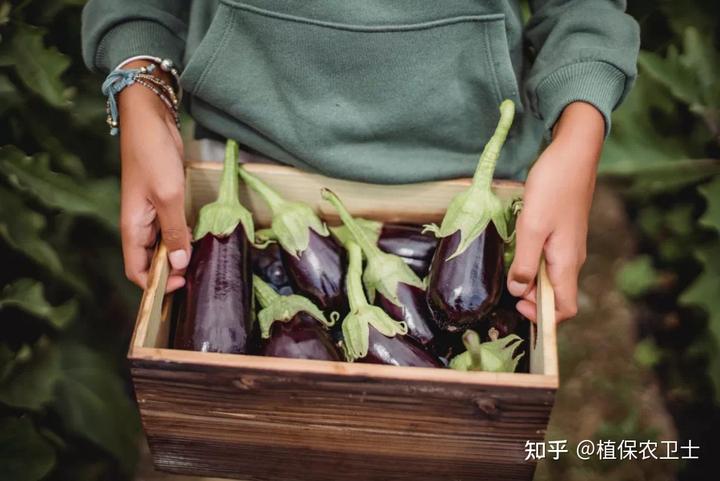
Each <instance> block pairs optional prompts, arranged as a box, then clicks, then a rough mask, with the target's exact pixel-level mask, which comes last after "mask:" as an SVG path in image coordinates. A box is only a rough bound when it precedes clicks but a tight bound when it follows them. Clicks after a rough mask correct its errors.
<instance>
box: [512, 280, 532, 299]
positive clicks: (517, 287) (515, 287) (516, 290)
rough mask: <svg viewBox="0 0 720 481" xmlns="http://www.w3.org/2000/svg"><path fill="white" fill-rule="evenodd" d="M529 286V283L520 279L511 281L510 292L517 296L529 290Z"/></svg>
mask: <svg viewBox="0 0 720 481" xmlns="http://www.w3.org/2000/svg"><path fill="white" fill-rule="evenodd" d="M527 287H528V286H527V284H523V283H522V282H518V281H510V283H508V290H509V291H510V294H512V295H513V296H515V297H518V296H522V295H523V294H524V293H525V291H526V290H527Z"/></svg>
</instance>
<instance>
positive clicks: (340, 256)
mask: <svg viewBox="0 0 720 481" xmlns="http://www.w3.org/2000/svg"><path fill="white" fill-rule="evenodd" d="M240 176H241V177H242V179H243V180H244V181H245V183H246V184H247V185H248V186H249V187H250V188H251V189H252V190H254V191H255V192H257V193H258V194H259V195H260V197H262V198H263V200H264V201H265V202H266V203H267V204H268V206H269V207H270V210H271V212H272V225H271V229H270V230H271V232H272V235H273V236H274V238H275V239H276V240H277V241H278V242H279V243H280V246H281V247H282V251H281V256H282V260H283V264H284V265H285V268H286V269H287V273H288V276H289V277H290V281H291V284H292V286H293V288H294V289H295V290H296V291H298V292H302V293H303V294H304V295H306V296H307V297H309V298H310V299H311V300H312V301H313V302H314V303H315V304H317V305H318V306H319V307H320V309H322V310H323V311H325V312H330V311H336V312H339V313H344V312H347V301H346V299H345V293H344V292H343V283H344V265H345V258H344V250H343V249H342V247H341V246H340V245H339V244H338V243H337V242H336V241H335V239H334V238H333V237H332V236H331V235H330V231H329V230H328V228H327V226H326V225H325V223H324V222H323V221H322V220H320V218H319V217H318V216H317V214H315V212H314V211H313V210H312V208H311V207H310V206H309V205H307V204H305V203H303V202H291V201H288V200H285V199H283V198H282V197H281V196H280V195H279V194H278V193H277V192H275V191H274V190H273V189H271V188H270V187H269V186H268V185H267V184H265V183H264V182H262V181H261V180H260V179H258V178H257V177H255V176H254V175H252V174H250V173H249V172H247V171H246V170H245V169H244V168H240Z"/></svg>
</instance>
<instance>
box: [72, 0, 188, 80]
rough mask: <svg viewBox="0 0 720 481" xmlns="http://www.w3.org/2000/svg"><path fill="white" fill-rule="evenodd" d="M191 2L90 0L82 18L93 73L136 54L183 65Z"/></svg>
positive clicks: (84, 46)
mask: <svg viewBox="0 0 720 481" xmlns="http://www.w3.org/2000/svg"><path fill="white" fill-rule="evenodd" d="M189 10H190V0H121V1H118V0H90V1H89V2H88V3H87V5H85V8H84V10H83V15H82V52H83V59H84V60H85V64H86V65H87V66H88V68H90V69H91V70H99V71H103V72H108V71H110V70H112V69H113V68H115V66H117V65H118V64H119V63H120V62H122V61H123V60H125V59H127V58H130V57H134V56H136V55H151V56H154V57H160V58H163V59H165V58H167V59H170V60H172V61H173V63H174V64H175V65H177V66H181V61H182V55H183V52H184V50H185V38H186V35H187V20H188V14H189Z"/></svg>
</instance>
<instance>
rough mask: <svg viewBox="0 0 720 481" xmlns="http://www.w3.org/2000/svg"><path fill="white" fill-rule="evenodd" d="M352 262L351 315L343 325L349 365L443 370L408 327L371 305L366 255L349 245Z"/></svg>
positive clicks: (348, 286)
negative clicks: (366, 283) (367, 293)
mask: <svg viewBox="0 0 720 481" xmlns="http://www.w3.org/2000/svg"><path fill="white" fill-rule="evenodd" d="M346 247H347V249H348V254H349V256H348V257H349V258H350V265H349V266H348V270H347V274H346V290H347V295H348V301H349V303H350V312H349V313H348V315H347V316H346V317H345V319H344V320H343V322H342V333H343V341H342V348H343V352H344V354H345V359H346V360H347V361H349V362H354V361H358V362H364V363H373V364H389V365H394V366H414V367H441V366H442V365H441V364H440V361H439V360H438V359H436V358H435V357H434V356H433V355H432V354H430V353H429V352H427V351H425V350H424V349H423V348H422V347H420V346H419V345H418V344H415V343H414V342H413V341H412V339H410V338H409V337H406V334H407V332H408V326H407V325H406V324H405V323H404V322H400V321H396V320H395V319H392V318H391V317H390V316H388V314H387V313H386V312H385V311H383V310H382V309H381V308H380V307H378V306H373V305H371V304H370V303H369V302H368V300H367V298H366V297H365V292H364V291H363V285H362V252H361V250H360V247H359V246H358V245H357V244H356V243H355V242H352V241H351V242H348V243H347V245H346Z"/></svg>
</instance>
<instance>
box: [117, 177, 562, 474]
mask: <svg viewBox="0 0 720 481" xmlns="http://www.w3.org/2000/svg"><path fill="white" fill-rule="evenodd" d="M247 168H248V170H250V171H251V172H253V173H254V174H256V175H257V176H259V177H260V178H262V179H263V180H265V181H266V182H268V183H269V184H270V185H272V186H273V187H275V188H276V189H278V190H279V191H281V192H282V193H283V194H284V195H285V196H287V197H288V198H292V199H301V200H304V201H306V202H308V203H310V204H311V205H313V206H316V207H317V209H318V211H319V212H320V213H321V214H322V215H323V216H324V217H326V218H328V219H331V218H332V210H331V208H330V207H329V206H328V205H327V204H326V203H324V202H322V201H321V198H320V194H319V190H320V187H323V186H326V187H330V188H331V189H333V190H334V191H335V192H336V193H338V195H339V196H340V197H341V198H342V199H343V201H344V202H345V203H346V205H347V206H348V208H349V209H350V211H351V212H352V213H353V214H355V215H359V216H363V217H367V218H373V219H378V220H392V221H411V222H428V221H439V220H440V219H441V218H442V215H443V213H444V211H445V207H446V206H447V204H448V202H449V200H450V198H451V197H452V196H453V195H454V194H455V193H456V192H458V191H459V190H460V189H462V188H464V187H465V186H466V185H467V181H466V180H457V181H445V182H432V183H424V184H414V185H403V186H392V187H388V186H379V185H368V184H360V183H355V182H348V181H342V180H337V179H329V178H326V177H323V176H320V175H315V174H308V173H302V172H299V171H297V170H295V169H292V168H288V167H279V166H270V165H260V164H255V165H250V166H248V167H247ZM220 169H221V164H219V163H190V164H189V165H188V167H187V189H188V195H187V210H188V214H189V219H190V220H191V222H192V220H194V218H195V215H196V213H197V211H198V209H199V207H200V206H202V205H203V204H205V203H207V202H210V201H212V200H213V199H214V198H215V196H216V194H217V186H218V180H219V177H220ZM495 189H496V192H497V193H498V194H499V195H500V196H501V197H502V198H503V199H505V200H506V201H509V200H510V199H512V198H514V197H516V196H518V195H520V193H521V192H522V186H521V185H520V184H518V183H514V182H503V181H501V182H496V183H495ZM241 195H242V197H243V199H244V202H245V205H247V206H248V207H250V208H251V209H252V210H253V212H254V216H255V219H256V223H257V224H258V225H260V226H262V225H267V223H268V220H269V217H268V211H267V209H266V208H265V207H264V205H263V203H262V202H261V201H260V200H259V199H258V198H257V197H255V196H254V195H248V192H245V191H243V192H242V193H241ZM541 267H542V269H541V275H540V278H539V283H538V290H537V291H538V311H539V312H538V323H537V328H536V329H533V333H532V338H531V349H530V371H531V373H529V374H524V373H523V374H515V373H499V374H498V373H486V372H456V371H453V370H450V369H431V368H410V367H394V366H381V365H371V364H358V363H354V364H353V363H340V362H326V361H309V360H308V361H306V360H289V359H279V358H268V357H257V356H245V355H231V354H217V353H202V352H191V351H181V350H175V349H169V348H168V333H169V315H168V311H169V309H168V305H169V303H168V302H164V297H166V296H163V292H164V287H165V283H166V281H167V276H168V263H167V257H166V250H165V248H164V247H163V246H160V247H159V248H158V250H157V252H156V255H155V258H154V260H153V263H152V267H151V273H150V280H149V286H148V289H147V290H146V291H145V293H144V296H143V299H142V303H141V306H140V312H139V314H138V318H137V324H136V326H135V333H134V336H133V340H132V345H131V347H130V352H129V355H128V357H129V359H130V363H131V369H132V379H133V382H134V385H135V392H136V396H137V401H138V405H139V407H140V413H141V415H142V422H143V426H144V429H145V432H146V434H147V437H148V440H149V443H150V448H151V452H152V456H153V460H154V462H155V465H156V466H157V468H158V469H161V470H164V471H170V472H174V473H181V474H195V475H204V476H214V477H227V478H235V479H243V480H248V481H250V480H252V481H338V480H354V481H361V480H362V481H368V480H373V481H375V480H377V481H392V480H422V481H434V480H438V481H440V480H442V481H478V480H481V479H482V480H496V479H497V480H501V479H502V480H505V479H512V480H520V479H523V480H527V479H531V478H532V475H533V472H534V467H535V466H534V463H532V462H530V461H525V457H526V455H525V442H526V441H528V440H529V441H539V440H541V439H543V437H544V436H545V429H546V427H547V424H548V419H549V417H550V411H551V409H552V406H553V402H554V395H555V390H556V389H557V385H558V376H557V353H556V342H555V319H554V301H553V292H552V289H551V287H550V285H549V282H548V279H547V275H546V273H545V269H544V266H541ZM165 300H166V301H167V299H165Z"/></svg>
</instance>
